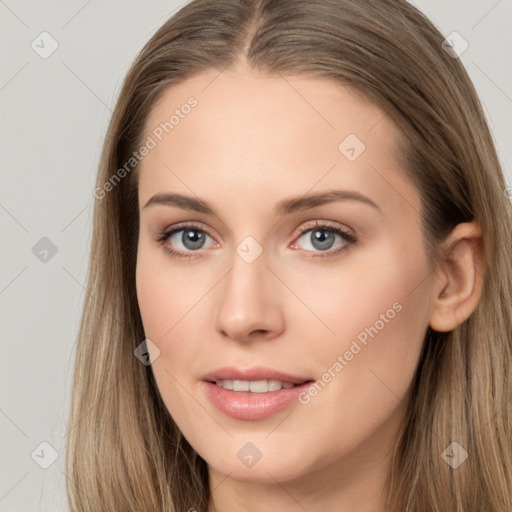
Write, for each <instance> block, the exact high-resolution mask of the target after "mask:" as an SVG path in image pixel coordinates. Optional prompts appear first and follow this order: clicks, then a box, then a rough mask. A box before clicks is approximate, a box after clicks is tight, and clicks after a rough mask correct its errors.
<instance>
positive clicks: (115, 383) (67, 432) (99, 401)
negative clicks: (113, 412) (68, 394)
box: [61, 372, 127, 439]
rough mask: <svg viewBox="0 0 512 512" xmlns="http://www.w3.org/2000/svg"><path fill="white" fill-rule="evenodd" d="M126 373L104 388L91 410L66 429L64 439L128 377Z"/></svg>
mask: <svg viewBox="0 0 512 512" xmlns="http://www.w3.org/2000/svg"><path fill="white" fill-rule="evenodd" d="M126 375H127V373H126V372H125V373H124V374H123V375H121V376H119V377H118V379H117V381H116V382H114V384H113V385H112V386H110V388H108V389H106V390H104V391H103V392H102V394H101V396H100V398H99V399H98V400H97V401H96V403H95V404H93V405H92V406H91V407H89V410H88V411H87V412H86V413H85V414H84V415H83V416H82V417H81V418H80V419H79V420H78V421H76V422H75V424H74V425H73V426H71V427H70V428H68V430H67V431H66V433H65V434H64V435H63V436H62V437H61V439H64V438H65V437H67V436H68V435H69V433H70V432H71V431H72V430H73V429H74V428H76V427H77V426H78V425H79V424H80V423H81V422H82V421H84V419H85V418H86V416H87V415H88V414H89V413H90V412H91V411H92V410H93V409H94V408H95V407H98V405H99V404H100V403H101V401H102V400H103V399H104V398H105V397H106V396H107V394H108V393H109V392H110V391H112V390H113V389H114V388H115V387H116V386H118V385H119V383H120V381H122V380H123V379H124V378H126Z"/></svg>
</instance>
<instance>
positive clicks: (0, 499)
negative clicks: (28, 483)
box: [0, 471, 30, 501]
mask: <svg viewBox="0 0 512 512" xmlns="http://www.w3.org/2000/svg"><path fill="white" fill-rule="evenodd" d="M29 473H30V471H27V472H26V473H25V474H24V475H23V476H22V477H21V478H20V479H19V480H18V481H17V482H16V483H15V484H14V485H13V486H12V487H11V488H10V489H9V490H8V491H7V492H6V493H5V494H4V495H3V496H2V497H1V498H0V501H2V500H3V499H4V498H5V497H6V496H7V495H8V494H9V493H10V492H11V491H12V490H13V489H14V488H15V487H16V486H17V485H18V484H19V483H20V482H21V481H22V480H23V479H24V478H25V477H26V476H27V475H28V474H29Z"/></svg>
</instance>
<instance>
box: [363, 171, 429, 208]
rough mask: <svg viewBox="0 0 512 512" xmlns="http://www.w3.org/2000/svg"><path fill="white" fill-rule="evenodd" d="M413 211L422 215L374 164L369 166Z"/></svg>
mask: <svg viewBox="0 0 512 512" xmlns="http://www.w3.org/2000/svg"><path fill="white" fill-rule="evenodd" d="M368 165H369V166H370V167H371V168H372V169H373V170H374V171H375V172H376V173H377V174H378V175H379V176H380V177H381V178H382V179H383V180H384V181H385V182H386V183H387V184H388V185H389V186H390V187H391V188H392V189H393V190H394V191H395V192H396V193H397V194H398V195H399V196H400V197H401V198H402V199H403V200H404V201H405V202H406V203H407V204H408V205H409V206H410V207H411V208H412V209H413V210H415V211H416V212H417V213H418V215H421V213H420V212H419V211H418V210H417V209H416V208H415V207H414V206H413V205H412V204H411V203H410V202H409V201H407V199H406V198H405V197H404V196H403V195H402V194H400V192H398V190H397V189H396V188H395V187H394V186H393V185H392V184H391V183H390V182H389V181H388V180H387V179H386V178H384V176H382V174H381V173H380V172H379V171H378V170H377V169H376V168H375V166H374V165H372V164H370V163H369V164H368Z"/></svg>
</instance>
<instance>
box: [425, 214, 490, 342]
mask: <svg viewBox="0 0 512 512" xmlns="http://www.w3.org/2000/svg"><path fill="white" fill-rule="evenodd" d="M483 274H484V260H483V238H482V232H481V229H480V227H479V225H478V223H477V222H476V221H473V222H464V223H461V224H458V225H457V226H456V227H455V228H454V229H453V231H452V233H451V234H450V236H449V237H448V238H447V240H446V241H445V242H444V243H443V246H442V256H441V260H440V263H439V267H438V268H437V272H436V277H435V280H434V285H433V288H432V307H431V314H430V327H431V328H432V329H433V330H434V331H438V332H447V331H451V330H453V329H455V327H457V326H458V325H460V324H461V323H462V322H464V321H465V320H466V319H467V318H469V316H470V315H471V314H472V313H473V311H474V310H475V308H476V306H477V304H478V301H479V299H480V295H481V292H482V288H483V280H484V275H483Z"/></svg>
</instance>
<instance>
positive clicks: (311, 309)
mask: <svg viewBox="0 0 512 512" xmlns="http://www.w3.org/2000/svg"><path fill="white" fill-rule="evenodd" d="M266 267H267V268H268V269H269V270H270V272H272V274H274V275H275V276H276V277H277V279H279V281H281V283H283V284H284V285H285V286H286V288H288V290H290V291H291V292H292V293H293V294H294V295H295V297H297V299H299V300H300V301H301V302H302V304H304V306H306V307H307V308H308V309H309V311H311V313H313V315H315V316H316V317H317V318H318V320H320V322H322V323H323V324H324V325H325V327H327V329H329V331H331V332H332V333H333V334H334V335H336V333H335V332H334V331H333V330H332V329H331V328H330V327H329V326H328V325H327V324H326V323H325V322H324V321H323V320H322V319H321V318H320V317H319V316H318V315H317V314H316V313H315V312H314V311H313V310H312V309H311V308H310V307H309V306H308V305H307V304H306V303H305V302H304V301H303V300H302V299H301V298H300V297H299V296H298V295H297V294H296V293H295V292H294V291H293V290H292V289H291V288H290V287H289V286H288V285H287V284H286V283H285V282H284V281H283V280H282V279H281V278H280V277H279V276H278V275H277V274H276V273H275V272H274V271H273V270H272V269H271V268H270V267H269V266H268V265H266Z"/></svg>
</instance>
